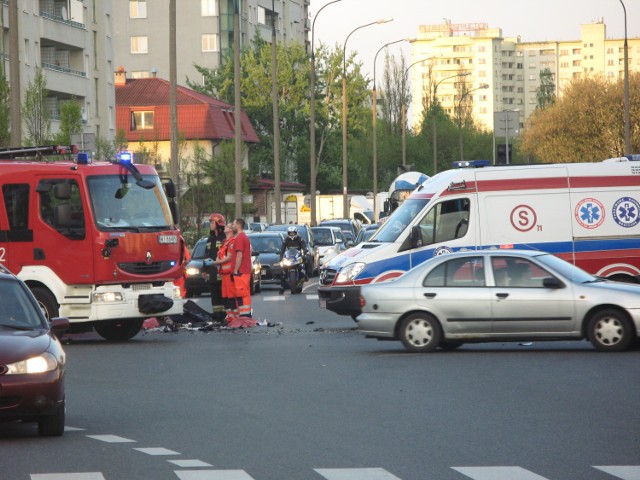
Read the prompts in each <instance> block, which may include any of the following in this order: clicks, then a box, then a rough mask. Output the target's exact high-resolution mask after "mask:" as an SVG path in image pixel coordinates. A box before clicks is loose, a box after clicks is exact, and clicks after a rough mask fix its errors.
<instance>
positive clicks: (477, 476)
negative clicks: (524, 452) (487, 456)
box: [451, 467, 548, 480]
mask: <svg viewBox="0 0 640 480" xmlns="http://www.w3.org/2000/svg"><path fill="white" fill-rule="evenodd" d="M451 468H453V469H454V470H456V471H458V472H460V473H461V474H463V475H465V476H467V477H469V478H473V480H548V479H547V478H545V477H541V476H540V475H537V474H535V473H533V472H530V471H529V470H526V469H524V468H522V467H451Z"/></svg>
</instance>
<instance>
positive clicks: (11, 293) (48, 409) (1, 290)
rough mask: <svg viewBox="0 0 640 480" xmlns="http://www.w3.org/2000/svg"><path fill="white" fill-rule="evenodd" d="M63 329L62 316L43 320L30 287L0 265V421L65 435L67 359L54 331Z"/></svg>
mask: <svg viewBox="0 0 640 480" xmlns="http://www.w3.org/2000/svg"><path fill="white" fill-rule="evenodd" d="M68 327H69V320H68V319H66V318H54V319H53V320H52V321H51V323H49V322H47V320H46V318H45V317H44V314H43V313H42V310H41V309H40V307H39V306H38V303H37V302H36V300H35V298H34V297H33V295H32V294H31V291H30V290H29V288H28V287H27V286H26V285H25V284H24V283H23V282H22V281H21V280H19V279H18V278H17V277H15V276H14V275H12V274H11V273H9V271H8V270H7V269H6V268H5V267H3V266H2V264H0V421H3V422H4V421H23V422H37V423H38V432H39V433H40V435H47V436H59V435H62V434H63V433H64V419H65V393H64V371H65V362H66V358H65V353H64V350H63V349H62V345H61V344H60V341H59V340H58V338H57V337H56V333H58V334H59V335H61V334H62V332H64V330H66V329H67V328H68Z"/></svg>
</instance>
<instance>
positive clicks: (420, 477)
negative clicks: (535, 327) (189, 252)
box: [0, 279, 640, 480]
mask: <svg viewBox="0 0 640 480" xmlns="http://www.w3.org/2000/svg"><path fill="white" fill-rule="evenodd" d="M312 281H315V279H312ZM198 302H199V303H201V304H202V305H203V306H207V305H208V302H209V299H208V298H206V297H202V298H200V299H199V300H198ZM254 309H255V316H256V318H258V319H260V320H266V321H268V322H271V323H277V322H281V323H282V325H278V326H274V327H267V326H260V327H256V328H255V329H249V330H245V331H218V332H202V331H186V330H182V331H179V332H177V333H164V332H159V331H157V332H150V333H146V334H140V335H138V336H137V337H135V338H134V339H133V340H132V341H129V342H126V343H108V342H105V341H103V340H101V339H100V338H99V337H97V336H96V335H90V334H86V335H79V336H74V337H72V338H71V340H70V341H68V343H67V344H66V346H65V350H66V351H67V354H68V358H69V365H68V377H67V397H68V403H67V422H66V423H67V427H68V430H67V432H66V433H65V435H64V436H63V437H61V438H39V437H38V436H37V432H36V429H35V427H34V426H31V425H16V424H13V425H6V424H5V425H2V424H0V452H2V455H1V456H0V479H2V480H4V479H10V480H115V479H142V480H147V479H149V480H164V479H167V480H170V479H187V480H251V479H254V480H289V479H311V480H313V479H316V480H322V479H327V480H383V479H384V480H398V479H399V480H464V479H468V478H472V479H475V480H544V479H548V480H607V479H608V480H612V479H615V478H620V479H624V480H638V478H640V433H638V425H639V424H640V409H639V408H638V400H639V399H640V381H639V380H640V369H639V366H640V351H638V350H636V351H632V352H627V353H621V354H603V353H598V352H596V351H594V350H593V349H592V347H591V346H590V345H589V344H588V343H587V342H575V343H571V342H555V343H552V342H542V343H533V344H520V343H498V344H484V345H469V346H463V347H462V348H460V349H458V350H456V351H453V352H444V351H442V352H441V351H438V352H435V353H432V354H426V355H416V354H409V353H406V352H405V351H404V350H403V348H402V346H401V345H400V344H399V343H395V342H378V341H375V340H369V339H365V338H364V337H362V336H360V335H359V334H358V333H357V332H355V330H354V326H355V323H354V322H353V321H352V320H351V319H350V318H348V317H338V316H336V315H333V314H331V313H330V312H326V311H324V310H321V309H319V307H318V305H317V300H316V299H315V297H314V287H313V286H310V287H309V288H308V289H307V291H306V292H305V293H303V294H302V295H296V296H291V295H289V294H285V295H284V296H279V295H278V294H277V287H275V286H274V287H269V286H265V289H264V291H263V293H261V294H259V295H257V296H256V297H254Z"/></svg>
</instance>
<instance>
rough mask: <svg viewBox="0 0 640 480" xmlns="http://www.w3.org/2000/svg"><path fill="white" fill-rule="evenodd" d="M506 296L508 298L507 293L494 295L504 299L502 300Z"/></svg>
mask: <svg viewBox="0 0 640 480" xmlns="http://www.w3.org/2000/svg"><path fill="white" fill-rule="evenodd" d="M508 296H509V294H508V293H496V297H498V298H502V299H504V298H507V297H508Z"/></svg>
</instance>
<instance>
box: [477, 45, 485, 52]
mask: <svg viewBox="0 0 640 480" xmlns="http://www.w3.org/2000/svg"><path fill="white" fill-rule="evenodd" d="M478 51H479V52H486V51H487V48H486V47H485V46H484V45H478Z"/></svg>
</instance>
